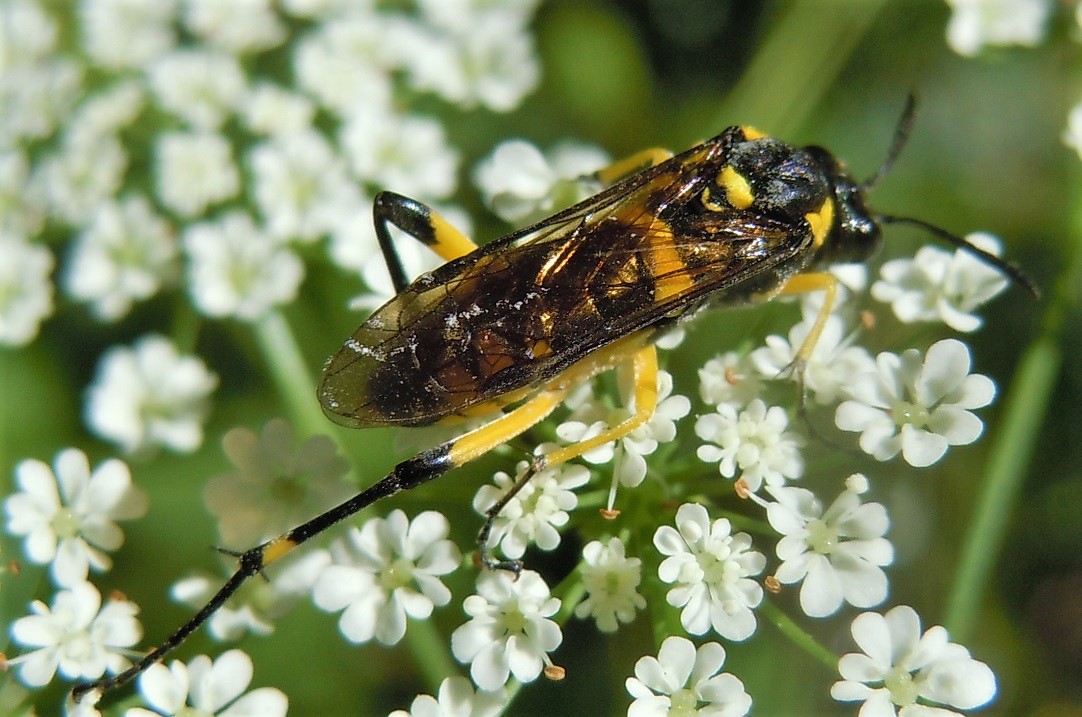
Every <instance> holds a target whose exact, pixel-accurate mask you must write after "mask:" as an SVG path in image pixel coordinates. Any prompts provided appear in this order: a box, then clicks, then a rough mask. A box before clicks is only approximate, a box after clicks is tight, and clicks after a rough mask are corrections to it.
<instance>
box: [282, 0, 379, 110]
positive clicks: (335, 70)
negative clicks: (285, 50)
mask: <svg viewBox="0 0 1082 717" xmlns="http://www.w3.org/2000/svg"><path fill="white" fill-rule="evenodd" d="M386 23H387V14H386V13H375V12H373V11H372V9H371V8H370V7H369V8H364V7H357V4H356V3H351V7H350V11H349V12H348V13H342V14H340V15H338V16H337V17H335V18H334V21H333V22H325V23H322V24H320V25H319V26H317V29H316V30H315V31H313V32H310V33H308V34H307V35H306V36H304V37H303V38H301V39H300V40H299V41H298V42H297V44H296V47H295V50H294V52H293V72H294V75H295V76H296V78H297V85H298V87H300V88H301V89H303V90H305V91H306V92H307V93H309V94H310V95H312V97H313V98H315V100H316V101H317V102H319V103H320V104H322V105H323V106H324V107H326V108H328V109H330V110H332V111H334V112H335V113H337V114H339V115H341V116H342V117H350V116H352V115H353V114H354V113H356V112H361V113H364V112H367V111H371V109H372V108H374V107H375V108H387V107H390V105H391V95H392V92H391V80H390V73H388V72H387V68H386V67H385V63H384V62H383V61H382V58H381V57H380V55H381V53H382V52H383V51H384V47H385V45H386V44H387V43H388V40H389V38H388V33H387V32H386V30H387V26H386Z"/></svg>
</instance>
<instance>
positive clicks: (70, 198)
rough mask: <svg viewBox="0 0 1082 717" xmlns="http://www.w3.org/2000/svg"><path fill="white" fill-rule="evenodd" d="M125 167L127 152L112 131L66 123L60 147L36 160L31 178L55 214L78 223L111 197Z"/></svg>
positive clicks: (70, 221)
mask: <svg viewBox="0 0 1082 717" xmlns="http://www.w3.org/2000/svg"><path fill="white" fill-rule="evenodd" d="M127 167H128V155H127V152H126V151H125V150H124V147H123V145H121V143H120V140H119V139H118V138H117V137H116V136H115V135H113V134H111V133H105V134H95V133H91V132H90V131H89V128H84V127H79V126H77V125H69V129H68V131H67V132H66V133H65V135H64V138H63V142H62V143H61V146H60V148H59V150H58V151H57V152H56V153H54V154H52V155H50V156H49V157H47V158H45V159H44V160H43V161H42V162H41V163H40V164H39V166H38V168H37V171H36V173H35V175H34V178H33V182H34V184H35V186H36V188H37V189H38V190H39V191H40V192H41V194H42V195H43V196H44V198H45V201H46V203H47V204H48V207H49V210H50V211H51V213H52V214H53V215H54V216H55V217H57V218H58V219H60V220H61V221H63V222H66V223H68V224H71V225H73V226H78V225H81V224H84V223H87V222H89V221H90V219H91V217H92V216H93V214H94V211H95V210H96V209H97V208H98V206H99V205H100V204H101V203H102V202H104V201H107V200H110V199H112V198H113V196H114V195H115V194H116V191H117V190H118V189H119V188H120V185H121V183H122V182H123V180H124V172H125V171H126V170H127Z"/></svg>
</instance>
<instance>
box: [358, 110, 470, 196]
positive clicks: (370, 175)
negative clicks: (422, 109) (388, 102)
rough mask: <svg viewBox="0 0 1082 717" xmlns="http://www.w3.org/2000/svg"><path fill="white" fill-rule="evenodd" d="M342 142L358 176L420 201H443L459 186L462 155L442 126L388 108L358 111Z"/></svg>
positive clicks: (433, 121) (432, 121) (431, 120)
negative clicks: (450, 141)
mask: <svg viewBox="0 0 1082 717" xmlns="http://www.w3.org/2000/svg"><path fill="white" fill-rule="evenodd" d="M340 141H341V144H342V147H343V148H344V149H345V151H346V154H347V156H348V157H349V160H350V168H351V169H352V170H353V172H354V174H356V175H357V177H358V178H360V179H362V180H364V181H366V182H369V183H371V184H373V185H376V186H380V187H388V188H391V189H394V191H396V192H399V193H401V194H405V195H408V196H411V197H416V198H418V199H444V198H446V197H447V196H449V195H450V194H451V193H452V192H453V191H454V189H455V185H456V177H455V173H456V172H457V170H458V153H457V152H456V151H455V150H454V149H453V148H452V147H451V146H450V145H449V144H448V143H447V138H446V136H445V135H444V131H443V125H441V124H440V123H439V122H437V121H436V120H434V119H430V118H428V117H418V116H411V115H396V114H394V113H392V112H387V111H385V110H378V109H376V110H368V111H363V112H358V113H356V114H354V115H353V116H352V117H351V118H350V120H349V121H348V122H346V123H345V125H344V126H343V127H342V132H341V137H340Z"/></svg>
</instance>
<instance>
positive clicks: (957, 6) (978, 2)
mask: <svg viewBox="0 0 1082 717" xmlns="http://www.w3.org/2000/svg"><path fill="white" fill-rule="evenodd" d="M947 4H948V5H950V6H951V7H952V8H953V10H954V12H953V13H952V14H951V19H950V22H949V23H948V24H947V44H948V45H950V46H951V49H952V50H954V51H955V52H957V53H958V54H959V55H966V56H968V57H972V56H973V55H976V54H977V53H978V52H980V51H981V48H982V47H984V46H985V45H997V46H1002V45H1026V46H1033V45H1036V44H1037V43H1038V42H1040V41H1041V40H1042V39H1044V34H1045V29H1046V26H1047V24H1048V17H1049V15H1050V14H1051V12H1052V2H1050V0H947Z"/></svg>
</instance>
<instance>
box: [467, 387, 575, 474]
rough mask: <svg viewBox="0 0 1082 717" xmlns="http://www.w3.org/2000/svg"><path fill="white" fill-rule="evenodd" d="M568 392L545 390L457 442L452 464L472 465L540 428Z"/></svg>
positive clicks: (560, 389) (562, 389) (563, 390)
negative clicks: (521, 435)
mask: <svg viewBox="0 0 1082 717" xmlns="http://www.w3.org/2000/svg"><path fill="white" fill-rule="evenodd" d="M567 391H568V389H566V388H558V389H546V390H543V391H541V392H540V393H538V394H537V395H536V396H534V397H533V398H531V399H530V400H528V401H526V403H524V404H522V405H521V406H519V407H518V408H516V409H514V410H513V411H510V412H508V413H505V414H503V415H502V416H500V417H499V418H497V419H495V420H494V421H492V422H491V423H486V424H485V425H483V426H481V427H480V428H476V429H474V430H472V431H470V432H469V433H466V434H463V435H462V436H459V437H458V438H456V439H454V440H453V441H451V442H450V444H449V449H448V452H447V457H448V459H449V460H450V462H451V465H452V466H460V465H462V464H463V463H468V462H469V461H472V460H473V459H475V458H477V457H479V456H483V455H484V454H486V453H488V452H489V451H491V450H492V449H493V448H495V447H496V446H501V445H503V444H504V443H507V442H508V441H510V440H511V439H512V438H514V437H515V436H518V435H519V434H521V433H523V432H524V431H528V430H529V429H530V428H532V427H534V426H536V425H537V424H538V423H540V422H541V421H543V420H544V419H545V418H546V417H547V416H548V415H549V414H550V413H552V412H553V411H554V410H555V409H556V407H557V406H559V405H560V403H562V402H563V400H564V399H565V398H566V397H567Z"/></svg>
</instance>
